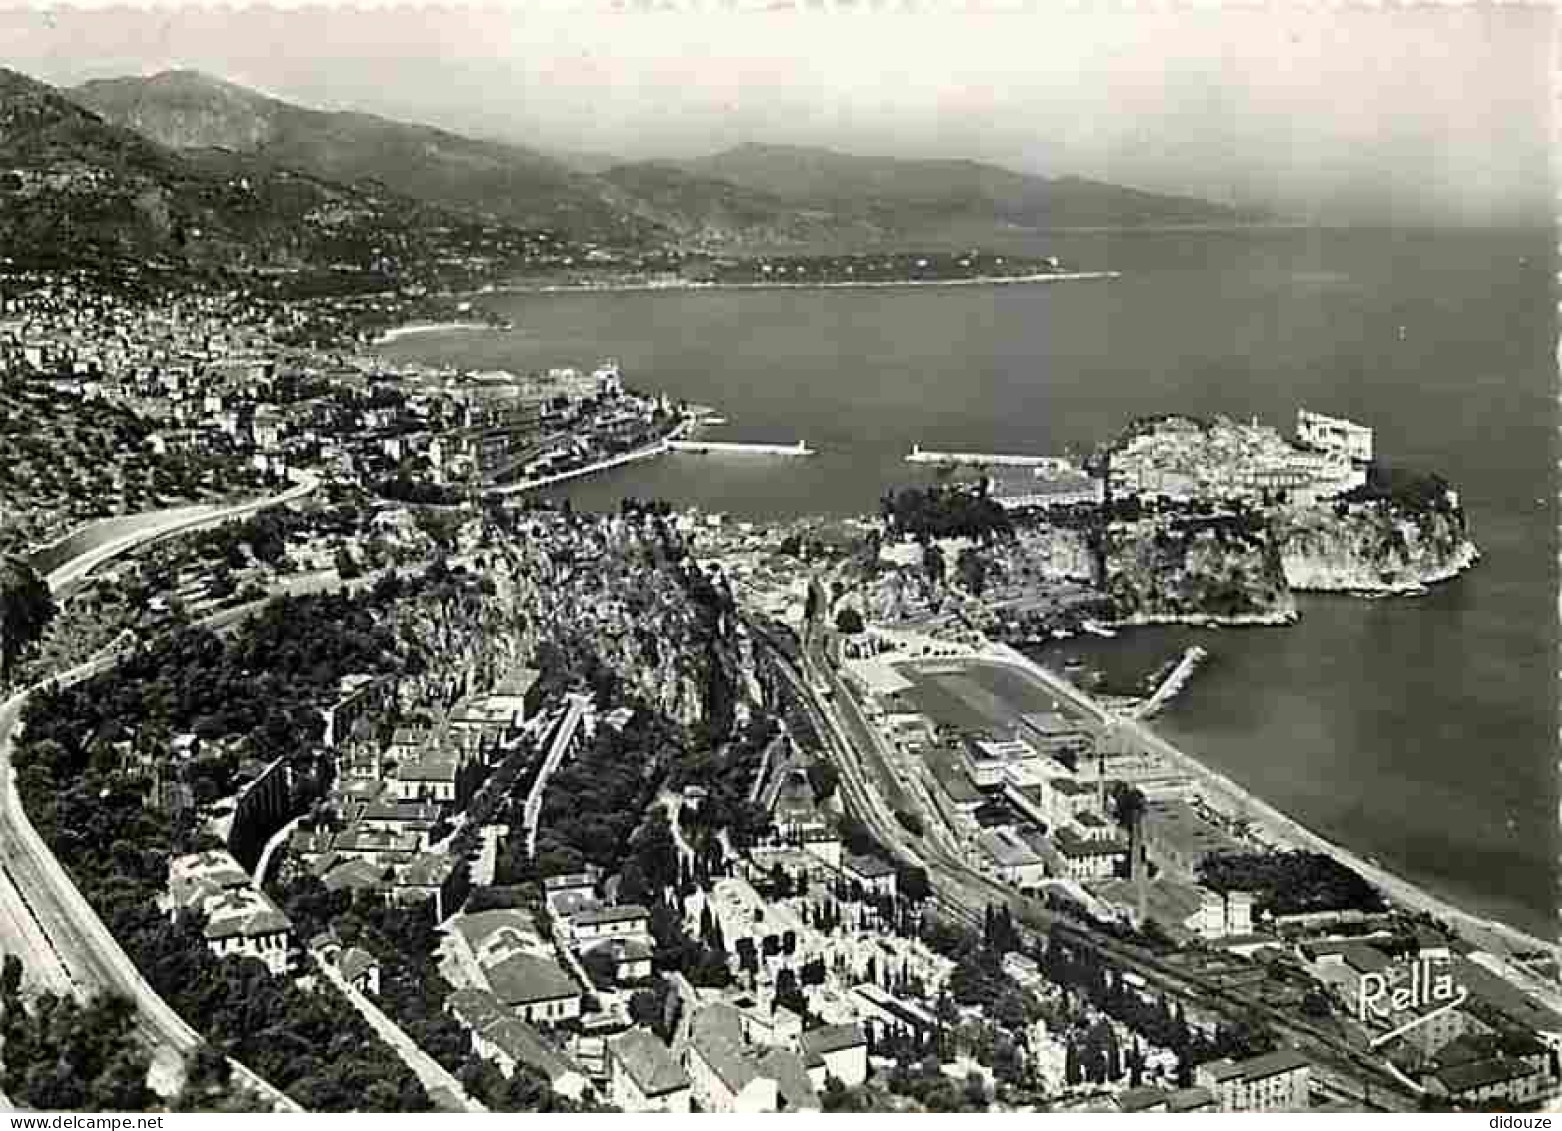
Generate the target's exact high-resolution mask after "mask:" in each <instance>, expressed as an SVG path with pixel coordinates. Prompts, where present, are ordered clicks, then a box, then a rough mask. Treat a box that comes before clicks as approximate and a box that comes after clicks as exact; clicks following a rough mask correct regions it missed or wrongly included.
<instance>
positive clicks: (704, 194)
mask: <svg viewBox="0 0 1562 1131" xmlns="http://www.w3.org/2000/svg"><path fill="white" fill-rule="evenodd" d="M70 96H71V97H72V98H74V99H76V100H77V101H78V102H80V103H81V104H82V105H83V106H86V107H89V108H90V109H92V110H93V111H95V112H97V113H100V114H102V115H103V116H104V117H106V118H107V119H109V120H110V121H113V122H115V123H117V124H119V125H122V126H125V127H127V128H130V129H133V130H136V131H137V132H139V133H141V134H142V135H144V136H145V137H147V138H149V139H151V140H153V141H156V142H158V143H160V144H161V145H164V146H166V147H169V148H171V149H176V150H180V151H184V152H194V151H199V150H211V149H222V150H226V151H230V152H233V153H236V154H242V155H244V156H246V157H248V158H250V159H252V160H254V161H257V162H260V163H262V164H263V165H264V166H265V167H268V168H283V167H286V168H292V169H297V170H299V171H302V172H306V173H309V174H310V175H312V176H316V177H320V178H323V179H326V180H329V181H333V182H341V183H344V184H351V185H357V186H364V185H380V186H384V187H385V188H387V189H389V190H391V191H394V192H397V193H401V194H404V195H406V196H409V197H412V198H415V199H417V200H421V201H424V202H425V203H428V204H432V205H436V206H439V207H445V208H452V209H459V210H463V211H467V212H472V213H477V214H482V215H486V216H491V217H494V218H496V219H499V220H502V221H505V222H509V223H515V224H520V225H523V226H528V227H546V228H551V229H554V230H558V231H562V232H567V233H570V234H572V235H574V236H576V237H577V238H587V239H593V240H597V241H601V242H606V243H612V244H617V245H626V244H636V243H641V242H644V241H648V240H654V239H656V238H657V237H658V236H664V237H665V236H673V237H676V238H678V239H680V240H683V241H685V242H686V243H690V244H695V245H699V246H703V247H707V248H710V249H712V250H717V249H726V250H745V249H761V248H783V247H794V248H795V247H803V246H807V247H812V248H821V249H822V248H829V249H832V250H834V249H839V248H842V247H863V246H879V247H884V246H891V245H899V246H904V245H908V244H920V243H923V242H931V243H949V242H954V243H959V244H963V245H969V244H971V243H980V242H983V241H984V240H986V239H990V238H993V237H1001V236H1004V235H1012V234H1013V232H1014V229H1016V228H1027V229H1028V228H1048V227H1060V228H1067V227H1097V226H1104V227H1116V226H1129V227H1132V226H1140V225H1164V224H1208V223H1215V224H1219V223H1232V222H1239V221H1242V220H1245V219H1252V218H1254V217H1251V216H1247V215H1244V214H1242V213H1239V212H1237V211H1235V210H1232V209H1228V208H1224V207H1221V206H1219V205H1214V204H1210V203H1208V202H1205V201H1200V200H1191V199H1185V198H1180V197H1168V196H1160V195H1157V194H1154V193H1146V192H1140V191H1137V190H1134V189H1127V188H1121V187H1119V186H1116V185H1107V184H1100V183H1097V182H1092V181H1085V180H1080V179H1078V178H1060V179H1049V178H1044V177H1036V176H1030V175H1027V174H1023V173H1017V172H1013V171H1011V170H1008V169H1002V168H999V167H997V166H993V165H982V164H979V163H976V162H972V161H955V160H948V161H920V160H901V159H896V158H885V157H857V156H850V155H847V154H841V153H834V152H831V151H828V150H824V149H809V148H799V147H789V146H767V145H744V146H739V147H737V148H736V149H731V150H727V151H726V152H723V153H719V154H716V155H714V156H711V157H705V158H700V159H696V160H692V161H677V162H675V161H661V160H657V161H641V162H625V163H616V164H612V163H610V162H609V160H608V159H606V158H603V157H600V156H594V155H593V156H590V157H589V158H588V159H575V160H571V159H568V158H562V159H561V158H555V157H552V156H548V155H545V154H543V153H540V152H537V151H535V150H532V149H527V148H525V147H523V146H519V145H511V144H506V143H499V142H491V141H479V140H474V139H471V138H466V137H461V136H459V135H456V134H453V133H450V132H448V131H445V130H440V129H436V128H434V127H431V126H423V125H413V124H409V123H405V122H396V121H390V120H388V119H385V118H379V117H375V116H373V115H369V114H360V113H344V112H327V111H322V110H312V109H308V108H306V107H302V106H296V105H293V104H290V103H287V102H283V101H280V100H278V99H275V98H271V97H269V96H267V95H264V94H260V93H258V92H256V91H252V90H247V89H245V88H243V87H239V86H235V85H233V84H231V83H227V82H224V81H221V80H219V79H214V78H211V77H208V76H206V75H202V74H199V73H196V72H192V71H169V72H165V73H163V74H159V75H153V76H151V77H146V78H118V79H103V80H97V81H94V82H89V83H86V84H84V85H82V86H80V87H77V88H75V89H74V90H73V91H71V92H70Z"/></svg>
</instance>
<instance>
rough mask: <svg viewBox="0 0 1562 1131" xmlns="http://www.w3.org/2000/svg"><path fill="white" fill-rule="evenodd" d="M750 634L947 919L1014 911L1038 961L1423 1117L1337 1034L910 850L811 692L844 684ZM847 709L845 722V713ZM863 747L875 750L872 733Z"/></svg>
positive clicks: (857, 803)
mask: <svg viewBox="0 0 1562 1131" xmlns="http://www.w3.org/2000/svg"><path fill="white" fill-rule="evenodd" d="M750 628H751V630H753V631H755V632H756V635H757V636H758V638H759V639H760V640H762V641H763V642H765V643H766V644H767V645H769V646H770V647H771V649H772V652H773V654H774V659H775V664H776V670H777V672H778V673H779V674H780V675H781V676H782V677H783V678H784V680H785V681H786V682H787V683H788V684H789V685H790V688H791V691H792V694H793V696H794V697H795V699H796V701H797V703H798V704H799V706H800V708H801V709H802V710H803V711H804V712H805V713H806V715H807V716H808V717H809V719H810V722H811V723H812V724H813V726H812V729H813V730H814V731H815V732H816V733H817V735H818V737H819V740H820V742H821V746H822V749H823V752H824V753H825V754H826V755H827V756H828V757H830V759H831V760H832V761H833V762H834V763H835V764H836V767H837V769H838V770H840V786H841V789H842V791H843V793H844V794H845V797H846V800H847V802H848V804H849V805H850V806H851V808H852V810H853V812H855V813H856V814H857V815H858V817H859V819H861V820H862V821H863V822H864V824H866V825H867V826H868V828H869V829H870V831H871V832H872V833H873V834H874V836H875V837H877V838H878V839H879V840H880V842H881V843H883V844H884V845H886V846H887V847H889V848H890V849H891V850H892V851H893V852H895V853H896V855H898V856H899V857H901V859H903V860H904V861H906V862H907V863H910V864H913V865H916V866H919V867H922V868H924V869H925V870H926V871H927V873H928V879H929V883H930V886H931V887H932V888H933V892H934V902H935V905H936V907H937V908H938V910H939V911H940V912H942V913H943V914H944V915H946V916H947V917H949V918H952V919H954V920H955V921H957V922H960V923H962V924H964V925H966V926H969V927H974V928H976V929H978V930H979V929H980V928H981V925H982V924H983V922H984V917H985V914H986V910H987V908H988V907H989V906H991V905H994V904H1002V905H1005V906H1007V907H1008V908H1009V910H1010V913H1011V915H1012V916H1013V917H1014V920H1015V923H1016V925H1017V926H1018V927H1019V929H1020V937H1021V940H1022V942H1024V944H1025V945H1026V947H1027V948H1028V949H1029V950H1030V951H1031V952H1032V953H1033V954H1035V953H1038V952H1039V951H1041V950H1042V949H1044V948H1045V946H1047V945H1050V943H1051V942H1053V941H1061V942H1063V943H1066V944H1067V945H1068V946H1070V947H1072V948H1077V949H1082V950H1087V951H1089V952H1091V953H1092V954H1094V955H1095V956H1096V957H1097V958H1099V959H1100V960H1102V961H1103V962H1104V963H1106V964H1109V965H1111V966H1113V967H1115V968H1117V969H1118V970H1119V971H1127V972H1132V973H1135V974H1137V975H1139V976H1140V977H1141V978H1144V979H1145V981H1146V983H1147V984H1148V985H1150V986H1153V987H1154V988H1155V989H1157V990H1159V991H1161V992H1164V993H1166V994H1168V995H1169V996H1171V997H1173V998H1176V999H1179V1000H1181V1001H1184V1002H1186V1003H1188V1004H1192V1005H1196V1006H1197V1007H1198V1008H1200V1009H1201V1010H1206V1011H1209V1010H1213V1011H1216V1012H1219V1013H1222V1014H1225V1015H1227V1016H1228V1017H1229V1018H1230V1019H1233V1020H1248V1019H1256V1020H1260V1021H1263V1022H1264V1023H1266V1024H1267V1025H1269V1026H1270V1027H1271V1028H1272V1029H1273V1030H1275V1031H1276V1033H1277V1034H1279V1035H1281V1036H1282V1037H1283V1038H1285V1039H1286V1040H1288V1041H1289V1042H1291V1044H1293V1045H1294V1046H1295V1047H1297V1048H1298V1049H1300V1050H1301V1051H1302V1052H1304V1053H1305V1054H1307V1055H1308V1056H1309V1057H1311V1058H1313V1059H1314V1060H1315V1061H1317V1062H1318V1063H1319V1065H1320V1066H1321V1067H1325V1068H1327V1069H1329V1070H1332V1071H1333V1072H1334V1073H1337V1074H1338V1076H1339V1077H1340V1078H1343V1079H1344V1080H1346V1081H1350V1082H1352V1083H1355V1084H1357V1085H1359V1087H1360V1092H1361V1093H1362V1094H1369V1093H1370V1094H1372V1095H1373V1096H1374V1097H1376V1098H1377V1099H1378V1102H1379V1103H1380V1104H1383V1105H1387V1106H1388V1107H1389V1109H1390V1110H1415V1109H1416V1103H1417V1095H1416V1094H1415V1093H1414V1092H1412V1091H1411V1090H1410V1089H1408V1088H1406V1086H1405V1085H1404V1083H1403V1081H1401V1080H1400V1079H1399V1078H1397V1077H1395V1076H1394V1075H1392V1074H1391V1073H1390V1072H1389V1071H1388V1070H1387V1069H1386V1068H1384V1067H1383V1066H1382V1065H1380V1064H1378V1063H1377V1062H1375V1061H1374V1060H1372V1059H1371V1058H1370V1057H1367V1056H1365V1055H1364V1054H1362V1053H1361V1052H1360V1051H1358V1050H1356V1049H1354V1048H1351V1047H1350V1046H1349V1045H1347V1044H1346V1043H1345V1042H1344V1041H1342V1040H1341V1039H1340V1038H1339V1037H1337V1036H1336V1035H1334V1034H1331V1033H1328V1032H1326V1031H1324V1030H1322V1029H1320V1028H1318V1027H1316V1026H1313V1025H1310V1024H1308V1023H1306V1022H1304V1021H1302V1020H1301V1019H1299V1018H1297V1017H1296V1016H1295V1015H1293V1014H1291V1013H1288V1012H1285V1011H1283V1010H1280V1009H1278V1008H1276V1007H1275V1006H1273V1005H1270V1004H1268V1003H1265V1002H1263V1001H1262V1000H1256V999H1254V998H1249V997H1245V996H1243V995H1241V994H1238V993H1236V992H1234V991H1232V990H1231V989H1229V988H1228V987H1225V986H1222V985H1220V984H1219V983H1217V982H1215V981H1214V980H1212V979H1211V978H1209V977H1207V976H1202V975H1200V974H1198V973H1197V972H1195V971H1190V970H1187V969H1185V968H1183V967H1181V966H1179V965H1176V964H1173V963H1171V962H1169V961H1167V960H1166V959H1164V958H1162V957H1161V956H1159V955H1156V954H1154V953H1153V952H1151V951H1148V950H1147V949H1145V948H1143V947H1139V946H1135V945H1133V944H1130V943H1126V942H1122V941H1120V940H1117V939H1114V938H1112V937H1111V936H1109V935H1104V934H1102V933H1101V932H1100V931H1098V930H1095V929H1093V928H1092V927H1090V926H1088V925H1086V924H1083V923H1081V922H1079V921H1078V920H1076V919H1072V918H1070V917H1068V916H1066V915H1064V914H1062V913H1060V912H1058V911H1055V910H1053V909H1051V908H1048V907H1046V906H1045V905H1043V904H1040V903H1038V902H1037V901H1036V900H1034V899H1031V898H1030V897H1027V896H1023V895H1021V894H1019V893H1018V892H1016V891H1014V890H1013V889H1011V888H1008V887H1006V886H1005V885H1003V884H1000V883H998V882H997V881H995V880H993V879H991V878H990V877H988V876H985V875H983V874H982V873H980V872H978V871H976V870H975V869H973V868H972V867H971V866H970V865H969V864H967V863H966V862H965V861H964V860H961V859H959V858H957V857H954V856H952V855H951V854H949V853H948V852H947V850H944V849H942V848H940V847H939V846H937V845H936V844H933V843H930V842H929V841H928V840H926V839H924V840H922V841H921V842H919V844H918V845H917V847H916V848H912V847H911V846H910V845H909V844H907V841H906V837H907V834H906V831H905V830H904V829H903V828H902V827H901V826H900V824H899V822H898V821H896V820H895V819H894V818H893V815H892V814H890V813H889V812H888V811H887V806H886V805H885V804H884V802H883V800H882V799H881V798H878V797H876V796H875V794H874V788H873V785H872V783H871V780H870V778H869V775H868V774H867V773H865V772H864V771H863V769H862V767H861V765H860V763H859V761H858V757H857V751H855V750H854V749H853V747H852V743H851V741H850V740H849V738H848V736H847V735H846V733H845V731H846V730H847V729H848V728H847V727H845V726H844V725H842V724H841V723H840V722H838V721H837V720H835V719H833V718H832V717H831V716H830V715H829V713H828V709H827V708H826V707H825V706H823V705H821V704H820V703H819V702H818V701H817V699H816V698H815V696H814V693H813V691H812V688H813V687H814V685H815V683H816V681H819V680H823V681H825V683H826V685H827V686H830V687H831V688H832V691H833V698H834V700H835V702H836V703H840V702H842V697H843V696H845V695H847V694H849V692H848V690H847V689H846V687H845V686H844V684H842V683H841V681H840V680H839V679H838V677H836V676H835V673H834V672H833V671H831V670H830V669H829V666H828V664H820V663H817V662H815V661H814V660H813V658H812V657H811V656H810V654H809V650H808V647H807V645H806V644H805V646H804V648H803V649H802V650H801V652H800V655H799V658H798V660H797V661H794V660H793V659H792V657H791V655H790V654H789V650H788V649H785V648H782V647H780V646H778V645H777V643H776V642H775V640H774V638H773V636H772V635H771V634H770V633H769V632H768V631H766V630H765V629H764V628H762V627H757V626H755V625H753V624H750ZM842 710H843V713H844V710H845V708H842ZM857 722H858V728H859V729H861V730H864V731H866V730H867V727H868V724H866V723H865V722H864V721H862V720H861V719H859V720H857ZM864 738H865V740H866V741H868V742H871V741H872V738H871V733H869V734H866V735H865V736H864ZM1337 1087H1338V1090H1340V1091H1341V1092H1344V1091H1345V1090H1346V1089H1345V1086H1344V1085H1338V1086H1337Z"/></svg>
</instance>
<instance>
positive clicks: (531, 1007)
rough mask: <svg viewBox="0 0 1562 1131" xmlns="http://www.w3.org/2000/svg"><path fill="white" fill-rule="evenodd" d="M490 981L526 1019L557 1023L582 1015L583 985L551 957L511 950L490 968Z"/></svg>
mask: <svg viewBox="0 0 1562 1131" xmlns="http://www.w3.org/2000/svg"><path fill="white" fill-rule="evenodd" d="M488 983H489V985H490V986H492V987H493V992H494V996H495V997H497V998H498V999H499V1000H500V1002H502V1003H503V1004H504V1005H506V1006H508V1007H509V1008H511V1009H513V1010H514V1011H515V1012H516V1013H517V1014H518V1015H520V1017H522V1018H523V1019H524V1020H526V1021H532V1022H538V1021H544V1022H548V1023H551V1024H557V1023H558V1022H560V1021H568V1020H570V1019H572V1018H575V1017H579V1016H580V1006H581V997H582V994H581V990H580V986H579V985H578V984H577V983H576V981H575V979H574V978H572V977H570V976H569V974H568V973H567V972H566V971H565V969H564V968H563V967H562V966H560V965H559V964H558V963H557V962H554V961H553V960H552V959H548V958H543V957H541V956H539V955H535V954H512V955H511V956H510V957H509V958H506V959H504V960H503V961H502V962H499V963H496V964H495V965H494V966H492V967H490V968H489V969H488Z"/></svg>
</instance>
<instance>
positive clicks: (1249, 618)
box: [1099, 608, 1301, 629]
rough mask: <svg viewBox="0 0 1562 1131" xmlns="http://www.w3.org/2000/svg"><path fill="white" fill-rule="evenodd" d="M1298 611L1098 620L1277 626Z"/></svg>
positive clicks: (1123, 624)
mask: <svg viewBox="0 0 1562 1131" xmlns="http://www.w3.org/2000/svg"><path fill="white" fill-rule="evenodd" d="M1300 619H1301V614H1300V613H1298V612H1297V611H1296V609H1295V608H1291V609H1286V610H1277V611H1275V612H1272V613H1237V614H1234V615H1232V616H1217V615H1215V614H1214V613H1176V614H1166V615H1154V614H1146V613H1139V614H1136V615H1134V616H1131V617H1123V618H1121V619H1119V620H1108V621H1101V622H1099V623H1101V624H1104V625H1106V626H1107V627H1108V628H1114V629H1117V628H1154V627H1157V626H1166V625H1186V626H1188V627H1189V628H1276V627H1279V626H1281V625H1287V624H1295V623H1296V622H1297V621H1298V620H1300Z"/></svg>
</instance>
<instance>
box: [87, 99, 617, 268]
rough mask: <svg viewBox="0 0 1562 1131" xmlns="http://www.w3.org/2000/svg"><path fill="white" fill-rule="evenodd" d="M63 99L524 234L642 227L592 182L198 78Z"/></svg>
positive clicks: (129, 122) (506, 154)
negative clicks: (477, 217)
mask: <svg viewBox="0 0 1562 1131" xmlns="http://www.w3.org/2000/svg"><path fill="white" fill-rule="evenodd" d="M70 96H71V97H72V98H74V99H76V101H78V102H79V103H81V104H82V105H83V106H86V107H88V108H89V109H91V110H93V111H95V112H97V113H99V114H101V115H103V116H104V117H105V118H107V119H109V120H110V121H113V122H117V123H118V124H120V125H123V126H127V127H129V128H130V129H133V130H135V131H136V132H137V133H140V134H142V135H144V136H146V137H148V138H151V139H152V140H154V141H156V142H158V143H160V144H162V145H165V146H168V147H169V148H172V149H180V150H187V149H211V148H215V149H227V150H232V151H234V152H236V153H241V154H245V155H246V156H249V157H252V158H254V159H256V160H258V161H261V162H264V163H266V164H270V165H273V166H276V167H283V168H292V169H299V170H303V171H305V172H308V173H311V174H313V175H315V176H319V177H323V178H326V179H327V180H331V181H337V182H341V183H344V184H356V183H359V182H374V183H378V184H382V185H384V186H386V187H387V188H390V189H392V190H394V191H396V192H399V193H403V194H405V195H407V196H410V197H414V198H416V199H418V200H423V201H427V202H429V203H433V204H438V205H442V206H445V207H451V208H459V209H463V210H467V211H471V212H476V213H482V214H486V215H490V216H492V217H494V218H495V219H498V220H502V221H505V222H508V223H512V224H517V225H520V226H523V227H529V228H549V229H554V230H557V231H562V232H567V233H571V234H574V235H590V236H594V237H596V238H599V239H604V238H610V237H614V236H626V235H634V234H642V235H643V234H647V233H645V232H643V231H640V232H638V233H637V231H636V229H637V227H638V225H637V223H636V222H635V221H634V220H633V219H632V218H631V217H628V216H626V215H625V213H624V212H622V211H621V210H619V209H618V208H616V207H615V206H614V205H613V204H612V203H610V202H609V201H608V200H606V199H604V193H603V191H602V186H600V185H598V184H597V183H596V182H595V181H594V180H593V179H592V178H591V177H590V176H588V175H585V174H582V173H577V172H575V171H573V170H571V169H570V168H568V167H567V166H565V165H564V164H563V163H562V162H560V161H557V160H555V159H554V158H552V157H548V156H545V155H544V154H541V153H538V152H536V151H534V150H530V149H525V148H522V147H520V146H516V145H507V144H504V143H501V142H491V141H476V140H473V139H471V138H466V137H461V136H458V135H456V134H453V133H449V132H447V131H445V130H440V129H435V128H434V127H432V126H422V125H412V124H409V123H406V122H396V121H391V120H389V119H386V118H379V117H375V116H374V115H372V114H359V113H346V112H328V111H324V110H311V109H308V108H306V107H303V106H295V105H293V104H292V103H288V102H283V101H281V100H280V99H276V98H271V97H269V96H268V95H265V94H261V93H259V92H257V91H253V90H249V89H246V88H245V87H242V86H236V85H234V84H232V83H229V82H224V81H222V80H221V79H215V78H212V77H210V76H208V75H204V74H201V73H200V72H198V71H166V72H164V73H162V74H157V75H152V76H150V77H147V78H117V79H99V80H95V81H93V82H88V83H85V84H83V85H81V86H79V87H76V88H74V89H73V90H71V91H70Z"/></svg>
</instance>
